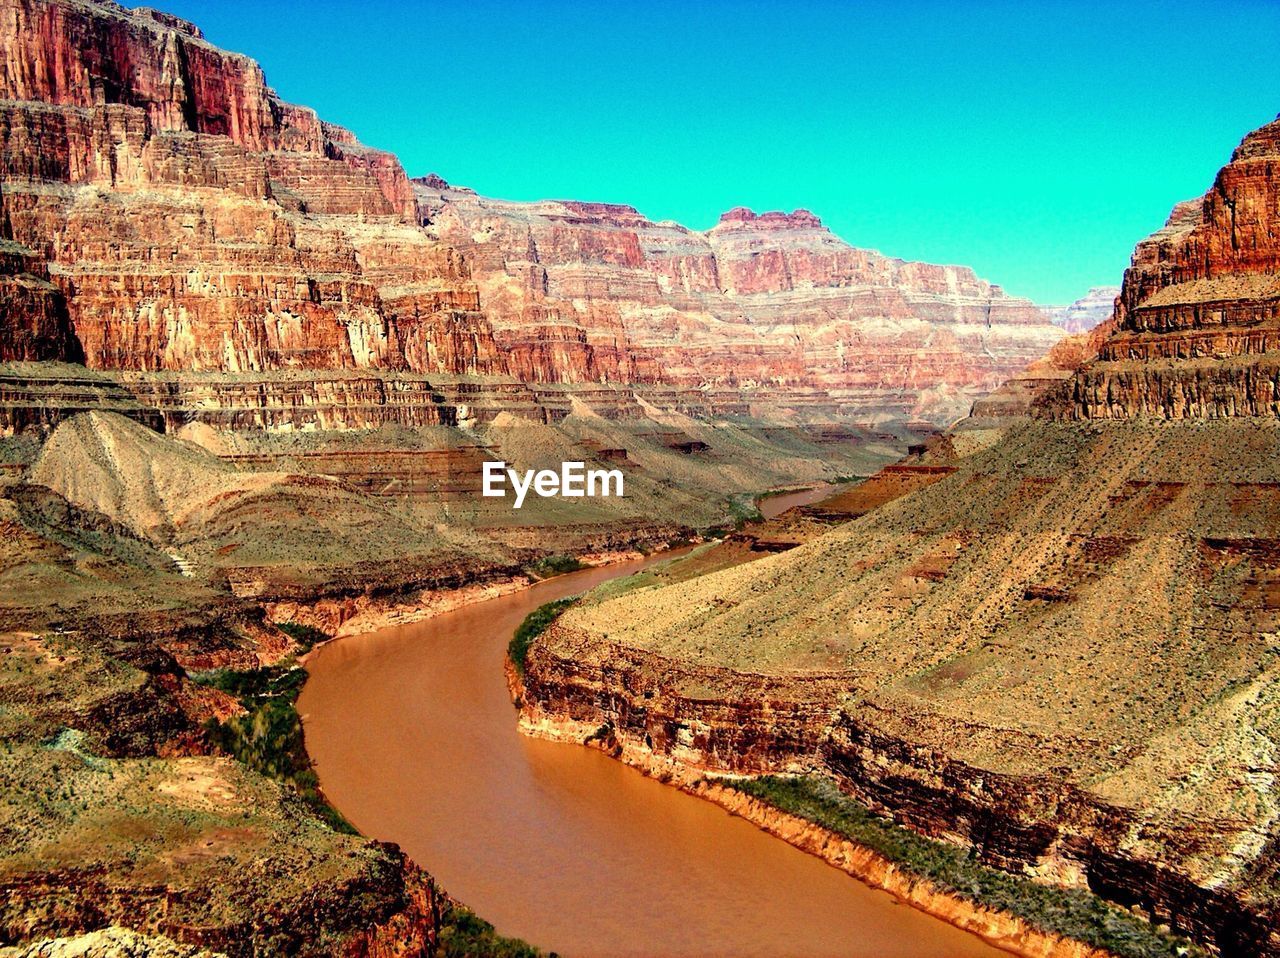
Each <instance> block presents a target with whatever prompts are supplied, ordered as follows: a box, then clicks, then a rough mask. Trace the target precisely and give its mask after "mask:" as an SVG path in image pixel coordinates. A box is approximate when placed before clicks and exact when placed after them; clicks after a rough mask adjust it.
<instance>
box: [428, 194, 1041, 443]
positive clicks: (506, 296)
mask: <svg viewBox="0 0 1280 958" xmlns="http://www.w3.org/2000/svg"><path fill="white" fill-rule="evenodd" d="M415 184H416V186H417V189H418V203H419V207H420V209H421V211H422V217H423V223H424V226H425V228H426V229H427V230H428V231H429V232H431V233H432V234H433V235H435V236H437V237H439V238H440V239H442V240H445V241H447V242H448V243H449V244H450V245H451V246H453V247H455V248H457V249H460V250H462V251H463V253H464V255H465V257H466V259H467V261H468V262H469V263H471V265H472V271H473V276H474V278H475V280H476V282H477V283H478V284H479V286H480V289H481V298H482V301H483V302H484V305H485V310H486V315H487V316H488V318H489V319H490V322H491V323H492V325H493V328H494V331H495V336H496V338H497V340H498V342H499V343H500V344H501V346H502V348H503V350H504V352H506V353H507V355H508V356H509V369H508V371H509V372H510V373H512V374H513V375H517V376H521V377H524V378H539V379H541V378H559V379H567V380H569V381H591V380H596V379H605V380H609V381H618V380H622V381H632V382H635V381H640V382H669V383H676V384H683V385H697V386H700V387H702V388H704V389H706V388H708V387H716V388H725V387H730V388H733V389H736V390H739V391H740V392H741V393H742V395H744V397H745V398H747V399H748V400H749V401H751V402H755V403H760V404H771V403H779V402H783V403H785V402H787V401H791V402H796V403H804V402H814V401H819V402H820V401H824V399H822V398H815V397H824V398H825V401H826V402H828V403H831V404H839V405H841V406H843V407H844V408H845V409H846V410H848V411H849V412H850V413H852V414H854V415H857V416H860V417H862V418H863V419H865V420H867V421H876V420H884V419H890V418H892V419H897V420H899V421H909V420H911V419H927V420H932V421H934V422H938V423H946V422H950V421H952V420H954V419H955V418H956V417H957V416H958V415H961V414H962V413H963V412H964V411H965V410H967V408H968V404H969V403H970V402H972V400H973V399H974V398H975V397H976V396H978V395H980V394H982V393H984V392H988V391H990V390H992V389H994V388H995V387H996V386H998V385H999V384H1000V383H1001V382H1003V381H1004V380H1005V379H1007V378H1008V377H1009V376H1010V375H1012V374H1013V373H1015V372H1017V371H1018V370H1020V369H1021V368H1023V367H1024V366H1026V365H1027V364H1028V363H1030V362H1031V361H1032V360H1034V359H1035V358H1037V357H1038V356H1040V355H1041V354H1043V352H1044V351H1045V350H1046V349H1047V348H1049V346H1051V345H1052V344H1053V342H1054V341H1055V340H1056V339H1057V338H1058V336H1060V335H1061V334H1060V333H1059V332H1058V331H1057V330H1056V329H1055V328H1053V327H1052V326H1050V325H1049V324H1048V323H1047V322H1046V320H1045V317H1044V315H1043V314H1042V313H1041V312H1040V311H1039V310H1037V309H1036V308H1035V307H1034V306H1032V304H1031V303H1030V302H1028V301H1027V300H1024V299H1018V298H1015V297H1010V296H1007V295H1005V294H1004V293H1003V292H1002V291H1001V290H1000V288H999V287H997V286H993V285H991V284H990V283H987V282H985V281H983V280H980V279H979V278H978V277H977V276H975V275H974V273H973V271H972V270H970V269H968V268H967V267H960V266H936V265H933V264H929V263H911V262H905V261H903V260H899V259H893V258H890V257H886V256H883V255H881V254H879V253H877V252H874V251H872V250H865V249H857V248H855V247H852V246H849V245H848V244H847V243H845V242H844V241H842V240H840V239H839V238H838V237H836V236H834V235H833V234H832V233H831V232H830V231H829V230H828V229H826V228H825V227H824V226H823V225H822V223H821V221H820V220H819V219H818V218H817V217H816V216H814V215H813V214H811V213H809V212H807V211H805V210H797V211H796V212H794V213H790V214H787V213H764V214H760V215H757V214H755V213H753V212H752V211H750V210H746V209H735V210H731V211H729V212H728V213H725V214H724V215H723V216H722V217H721V219H720V222H719V223H718V224H717V225H716V226H715V227H713V228H712V229H710V230H708V231H706V232H696V231H694V230H690V229H687V228H685V227H683V226H681V225H679V224H678V223H673V222H661V223H655V222H653V221H651V220H649V219H647V218H646V217H645V216H643V215H642V214H641V213H639V212H638V211H636V210H635V209H633V208H631V207H628V206H618V205H612V204H604V203H579V202H569V201H565V202H540V203H515V202H508V201H501V200H493V199H488V198H485V197H481V196H477V195H476V194H475V193H473V192H471V191H469V190H463V189H454V188H451V187H450V186H449V185H448V184H447V183H445V182H444V181H443V180H441V179H440V178H439V177H434V176H433V177H428V178H426V179H424V180H419V181H415Z"/></svg>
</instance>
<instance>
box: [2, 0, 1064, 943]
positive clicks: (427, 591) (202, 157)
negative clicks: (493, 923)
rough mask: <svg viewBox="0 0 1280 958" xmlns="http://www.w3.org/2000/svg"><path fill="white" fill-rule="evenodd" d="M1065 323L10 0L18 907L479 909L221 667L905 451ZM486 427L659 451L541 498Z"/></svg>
mask: <svg viewBox="0 0 1280 958" xmlns="http://www.w3.org/2000/svg"><path fill="white" fill-rule="evenodd" d="M1060 336H1061V331H1060V330H1058V329H1057V327H1055V326H1053V325H1052V324H1051V323H1049V322H1048V321H1047V319H1046V318H1045V316H1044V315H1043V314H1042V313H1041V312H1040V311H1039V310H1037V309H1036V308H1035V307H1034V306H1033V305H1032V304H1031V303H1030V302H1028V301H1027V300H1023V299H1019V298H1016V297H1012V296H1008V295H1006V294H1005V293H1004V292H1003V291H1002V290H1001V289H1000V288H999V287H998V286H995V285H993V284H991V283H988V282H986V281H984V280H981V279H979V278H978V277H977V276H976V275H975V274H974V273H973V271H972V270H970V269H967V268H965V267H960V266H935V265H931V264H925V263H913V262H907V261H903V260H898V259H893V258H890V257H885V256H882V255H880V254H878V253H875V252H872V251H869V250H863V249H858V248H855V247H852V246H849V245H848V244H846V243H844V242H843V241H841V240H839V239H838V238H836V237H835V236H834V235H832V234H831V233H830V232H829V231H828V230H826V229H825V228H824V227H823V226H822V224H821V223H820V221H819V220H818V219H817V218H816V217H815V216H813V215H812V214H809V213H807V212H805V211H802V210H801V211H795V212H793V213H790V214H784V213H770V212H766V213H762V214H759V215H757V214H755V213H753V212H750V211H747V210H743V209H737V210H732V211H730V212H729V213H726V214H725V215H724V216H723V217H722V219H721V222H720V223H719V224H718V225H716V226H715V227H713V228H712V229H710V230H707V231H704V232H699V231H696V230H691V229H687V228H685V227H683V226H679V225H677V224H673V223H655V222H652V221H650V220H648V219H646V218H645V217H644V216H642V215H641V214H640V213H638V212H637V211H635V210H634V209H631V208H629V207H625V206H617V205H610V204H599V203H587V202H575V201H560V202H551V201H548V202H540V203H511V202H505V201H500V200H490V199H486V198H484V197H480V196H478V195H476V194H475V193H472V192H470V191H468V190H465V189H461V188H456V187H453V186H450V185H449V184H448V183H446V182H445V181H444V180H442V179H440V178H439V177H437V176H428V177H424V178H420V179H410V178H409V176H408V175H407V174H406V172H405V171H404V169H403V168H402V166H401V164H400V163H399V161H398V160H397V159H396V158H395V156H393V155H392V154H390V153H387V152H384V151H381V150H377V149H373V148H370V147H367V146H365V145H363V144H361V143H360V142H358V140H357V139H356V137H355V136H354V135H353V134H352V133H351V132H349V131H347V130H345V129H343V128H341V127H338V126H336V125H333V124H331V123H328V122H325V121H324V120H322V119H321V118H320V117H319V116H318V115H317V114H316V113H315V112H314V111H312V110H310V109H308V108H306V107H301V106H296V105H293V104H290V103H287V102H285V101H284V100H283V99H281V98H280V97H279V96H278V95H277V94H276V93H275V91H273V90H272V89H271V88H270V87H269V86H268V85H267V81H266V77H265V76H264V74H263V71H262V70H261V68H260V67H259V66H258V64H257V63H255V62H254V61H253V60H252V59H250V58H248V57H246V56H243V55H240V54H236V53H231V52H228V51H225V50H222V49H219V48H218V47H217V46H215V45H214V44H212V43H210V42H209V41H208V40H207V39H206V38H205V37H204V36H203V34H202V33H201V31H200V30H199V28H198V27H196V26H194V25H192V24H190V23H187V22H185V21H183V20H181V19H179V18H176V17H173V16H170V15H168V14H166V13H163V12H160V11H157V10H153V9H149V8H138V9H132V10H131V9H127V8H125V7H122V6H119V5H117V4H115V3H113V2H111V0H0V532H3V536H4V540H5V546H4V548H3V549H0V645H2V646H3V648H4V656H3V659H0V703H2V704H3V706H4V707H3V708H2V709H0V736H2V737H3V740H4V743H5V749H4V751H3V754H0V796H3V802H0V806H2V807H0V824H2V825H3V827H2V828H0V947H5V949H6V951H7V950H8V949H7V946H19V947H18V948H17V949H15V951H16V953H20V954H21V953H31V954H57V953H62V952H64V951H65V952H67V953H72V954H74V953H78V952H80V951H84V950H95V949H101V950H105V951H107V952H108V953H113V952H114V953H129V954H160V955H163V954H195V953H217V954H226V955H233V956H234V955H249V954H274V953H290V954H301V955H328V954H344V955H350V956H369V958H375V956H384V955H401V954H427V955H436V954H447V953H457V952H456V949H457V948H458V947H462V946H458V945H456V944H455V945H450V944H449V940H450V939H449V936H450V935H451V934H454V933H457V931H458V928H460V927H463V926H464V925H466V921H467V920H466V919H462V922H463V924H462V925H459V924H458V921H459V919H457V917H456V916H457V914H458V906H457V905H456V903H454V902H453V901H452V900H451V899H450V898H449V896H448V895H447V894H445V892H444V891H443V890H441V889H440V888H439V887H438V886H437V884H436V882H435V880H434V879H433V878H432V877H430V876H429V875H428V874H427V873H426V872H425V871H423V870H422V868H420V867H419V866H418V864H415V863H414V862H413V861H411V860H409V859H408V858H407V857H406V856H405V854H404V853H403V852H402V851H400V850H399V849H398V848H396V847H395V846H393V845H388V844H384V843H381V842H377V841H371V840H369V839H367V838H363V837H360V836H359V835H353V834H347V833H346V831H344V830H343V829H341V828H334V827H331V826H332V823H331V822H327V821H326V820H323V819H322V818H321V817H318V816H317V815H316V813H315V811H314V809H312V808H311V807H310V806H308V805H307V804H306V802H305V801H304V796H303V795H302V793H301V792H300V791H299V790H298V789H297V788H295V787H294V785H293V784H291V783H290V781H291V780H289V779H288V778H285V779H284V780H281V776H280V774H279V773H278V772H275V773H271V774H268V772H269V771H270V769H265V770H264V767H262V766H258V765H254V766H252V767H251V766H250V765H248V764H245V762H243V761H240V760H238V759H235V758H232V757H231V756H230V755H229V754H226V753H227V749H226V748H225V747H224V746H222V745H219V744H218V743H219V742H220V741H221V740H220V739H219V738H218V734H219V732H218V730H219V729H223V730H225V729H226V728H227V727H228V725H227V723H228V722H231V721H235V720H239V719H243V718H244V717H245V716H246V714H247V713H246V708H247V706H246V705H245V704H244V701H245V700H243V699H241V698H238V697H237V696H235V695H232V694H230V693H228V692H227V691H226V690H225V689H224V688H222V687H220V686H219V685H218V680H219V677H222V678H225V677H226V676H227V675H232V676H256V675H260V674H273V675H274V674H276V673H277V672H279V673H281V674H283V675H284V676H285V677H286V678H287V677H288V676H291V675H294V674H295V673H296V660H297V657H298V656H300V655H301V654H302V653H303V652H304V650H305V649H306V648H307V646H308V644H309V643H310V642H311V641H314V638H315V636H316V635H338V634H343V635H348V634H354V633H358V632H363V631H368V630H370V629H374V628H377V627H382V626H387V625H398V624H404V623H410V622H414V621H416V620H418V619H422V618H425V617H429V616H431V615H434V614H436V613H439V612H441V611H442V610H446V609H450V608H454V607H456V606H461V605H463V604H467V603H471V602H474V601H477V600H479V599H482V598H485V597H489V596H494V595H502V594H505V593H508V592H512V591H515V590H519V589H522V588H524V587H526V586H527V585H529V584H530V583H531V582H532V581H534V580H536V579H537V578H539V577H540V576H541V575H543V574H546V572H545V570H546V567H545V566H543V565H541V564H540V563H542V562H544V561H545V560H547V559H548V557H550V558H551V559H556V558H560V559H564V558H566V557H573V558H574V559H575V560H576V559H582V560H585V561H587V562H588V563H593V562H605V561H609V560H611V559H616V558H619V557H622V556H635V555H637V554H638V553H639V552H641V551H649V550H653V549H660V548H662V547H663V546H665V545H666V544H667V543H668V542H671V541H674V540H680V539H683V538H688V537H694V538H696V537H698V536H699V535H700V534H702V533H704V532H706V531H708V530H716V529H729V528H732V527H733V526H734V525H735V523H740V522H741V521H742V519H743V518H746V517H749V516H751V515H753V514H754V505H753V502H754V497H755V496H756V495H757V494H759V493H762V492H764V491H765V490H768V489H776V488H795V487H800V486H811V485H814V484H817V483H822V482H825V481H828V480H832V479H835V478H837V477H847V476H852V475H868V474H870V473H872V472H874V471H875V470H876V469H877V468H879V467H880V466H882V465H883V464H885V463H886V462H890V461H892V460H893V459H896V458H897V457H898V456H899V455H900V454H901V452H902V451H903V450H904V449H905V448H906V447H907V446H908V445H909V444H911V443H918V442H922V441H924V440H926V439H927V438H928V437H930V436H932V435H934V434H936V432H937V430H938V428H939V427H942V426H946V425H948V424H949V423H950V422H952V421H953V420H954V419H956V418H957V417H958V416H961V415H963V414H964V412H965V411H966V410H967V409H968V408H969V406H970V404H971V403H972V402H974V401H975V400H976V399H978V398H980V397H981V396H983V395H985V394H986V393H987V392H989V391H991V390H993V389H995V388H996V387H997V386H998V385H999V384H1000V383H1001V382H1002V381H1003V380H1005V379H1006V378H1008V377H1009V376H1011V375H1013V374H1014V373H1016V372H1017V371H1018V370H1019V369H1021V367H1023V366H1024V365H1026V364H1027V363H1028V362H1029V361H1031V360H1032V359H1034V358H1035V357H1037V356H1039V355H1040V354H1041V353H1043V352H1044V351H1045V350H1046V348H1048V347H1049V346H1051V345H1052V344H1053V343H1055V342H1056V341H1057V340H1058V339H1059V338H1060ZM486 460H502V461H505V462H508V463H509V464H511V466H512V468H515V469H518V470H520V471H521V472H522V473H523V472H528V471H531V470H538V469H543V468H552V467H555V466H558V464H559V463H561V462H563V461H581V462H584V463H585V464H586V465H587V466H588V467H597V468H601V469H605V470H613V469H619V470H622V471H624V472H625V475H626V495H625V496H621V497H610V498H608V499H595V500H583V501H574V502H567V501H565V500H564V499H563V498H555V499H553V498H547V499H541V498H539V499H538V501H537V502H533V501H530V502H528V503H526V505H525V506H524V508H523V509H522V510H521V511H520V512H519V513H518V514H513V511H512V510H511V509H510V508H509V506H508V505H506V504H504V503H493V502H486V501H485V500H484V498H483V497H482V496H481V495H480V482H481V465H482V463H483V462H484V461H486ZM308 629H310V630H320V631H308ZM300 636H304V637H305V636H311V638H309V639H306V641H304V639H303V638H300ZM497 666H498V663H497V662H495V663H494V667H495V668H497ZM263 670H267V672H266V673H264V672H263ZM271 670H274V671H271ZM237 754H238V753H237ZM304 757H305V756H304ZM422 865H423V866H424V867H427V868H429V867H430V862H423V863H422ZM467 927H473V926H467ZM451 947H452V948H454V949H455V950H454V951H452V952H451V951H450V948H451ZM512 947H516V946H512Z"/></svg>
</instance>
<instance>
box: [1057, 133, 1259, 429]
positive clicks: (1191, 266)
mask: <svg viewBox="0 0 1280 958" xmlns="http://www.w3.org/2000/svg"><path fill="white" fill-rule="evenodd" d="M1278 161H1280V121H1277V122H1273V123H1269V124H1267V125H1266V126H1264V127H1262V128H1260V129H1258V130H1255V131H1254V132H1253V133H1250V134H1249V135H1248V136H1247V137H1245V139H1244V141H1243V142H1242V143H1241V144H1240V146H1239V147H1238V148H1237V149H1236V151H1235V153H1234V154H1233V155H1232V157H1231V161H1230V162H1229V163H1228V164H1227V165H1226V166H1224V167H1223V168H1222V170H1221V171H1220V172H1219V173H1218V176H1217V178H1216V179H1215V180H1214V184H1213V187H1212V189H1210V190H1209V192H1208V193H1206V194H1205V195H1204V197H1202V198H1201V199H1199V200H1194V201H1190V202H1186V203H1181V204H1179V205H1178V206H1177V207H1176V208H1175V209H1174V211H1173V213H1172V214H1171V215H1170V217H1169V220H1168V222H1167V223H1166V224H1165V227H1164V229H1162V230H1160V231H1158V232H1157V233H1155V234H1153V235H1152V236H1151V237H1149V238H1148V239H1146V240H1144V241H1143V242H1142V243H1140V244H1138V248H1137V250H1136V251H1135V252H1134V256H1133V263H1132V265H1131V266H1130V268H1129V269H1128V270H1126V272H1125V276H1124V285H1123V287H1122V289H1121V292H1120V297H1119V300H1118V301H1117V304H1116V312H1115V329H1114V331H1113V332H1111V333H1110V335H1108V336H1107V337H1106V338H1105V340H1104V341H1103V342H1102V344H1101V347H1100V351H1099V355H1098V361H1097V362H1095V363H1092V364H1090V365H1089V367H1088V368H1087V369H1085V370H1082V371H1081V373H1080V374H1079V375H1077V376H1076V377H1075V378H1074V379H1073V380H1072V382H1071V385H1070V388H1069V390H1068V391H1067V392H1066V393H1065V394H1062V395H1055V397H1054V398H1053V400H1052V402H1050V403H1049V404H1048V409H1049V412H1050V413H1051V414H1053V415H1059V416H1070V417H1073V418H1078V419H1128V418H1134V417H1139V418H1156V419H1216V418H1224V417H1225V418H1229V417H1241V416H1276V415H1280V240H1277V236H1280V214H1278V213H1277V212H1276V209H1277V207H1276V185H1275V182H1276V174H1275V169H1276V164H1277V162H1278Z"/></svg>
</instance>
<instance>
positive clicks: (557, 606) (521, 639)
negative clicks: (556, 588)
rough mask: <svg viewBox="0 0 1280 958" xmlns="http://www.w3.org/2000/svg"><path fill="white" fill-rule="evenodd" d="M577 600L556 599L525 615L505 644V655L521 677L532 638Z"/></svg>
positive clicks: (545, 628)
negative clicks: (509, 640) (509, 658)
mask: <svg viewBox="0 0 1280 958" xmlns="http://www.w3.org/2000/svg"><path fill="white" fill-rule="evenodd" d="M577 601H578V600H577V599H576V598H571V599H556V600H555V601H554V602H548V603H547V604H546V605H540V606H538V608H536V609H534V610H533V611H532V612H530V613H529V614H528V615H527V616H525V619H524V621H523V622H521V623H520V627H519V628H518V629H516V633H515V635H513V636H512V637H511V642H510V643H509V644H508V645H507V655H509V656H510V657H511V664H512V665H514V666H515V667H516V672H517V673H518V674H519V675H520V677H521V678H523V677H524V660H525V656H527V655H528V654H529V646H530V645H532V644H533V640H534V639H536V638H537V637H538V636H540V635H541V634H542V633H543V632H545V631H546V630H547V627H548V626H549V625H551V623H552V622H554V621H555V620H556V619H557V618H559V617H560V614H561V613H562V612H564V610H565V609H567V608H569V606H571V605H573V603H575V602H577Z"/></svg>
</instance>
